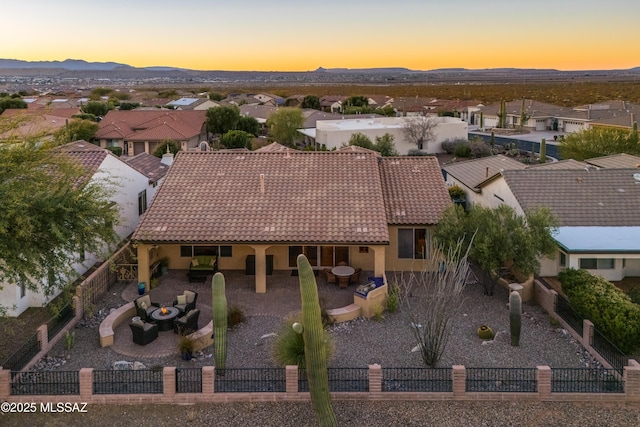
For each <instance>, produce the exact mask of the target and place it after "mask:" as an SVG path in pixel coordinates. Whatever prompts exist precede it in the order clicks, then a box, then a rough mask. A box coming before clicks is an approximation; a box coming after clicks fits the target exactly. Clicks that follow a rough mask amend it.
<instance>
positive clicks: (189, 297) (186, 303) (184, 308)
mask: <svg viewBox="0 0 640 427" xmlns="http://www.w3.org/2000/svg"><path fill="white" fill-rule="evenodd" d="M197 300H198V293H197V292H196V291H184V293H183V294H182V295H178V297H177V298H176V299H175V301H173V306H174V307H175V308H177V309H178V310H180V314H181V315H182V314H184V313H188V312H189V311H191V310H193V309H194V308H196V301H197Z"/></svg>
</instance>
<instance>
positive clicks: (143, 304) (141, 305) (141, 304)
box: [140, 301, 147, 310]
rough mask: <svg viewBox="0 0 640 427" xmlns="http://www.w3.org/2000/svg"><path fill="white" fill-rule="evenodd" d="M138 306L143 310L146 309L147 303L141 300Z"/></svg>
mask: <svg viewBox="0 0 640 427" xmlns="http://www.w3.org/2000/svg"><path fill="white" fill-rule="evenodd" d="M140 308H141V309H143V310H146V309H147V303H146V302H144V301H142V302H141V303H140Z"/></svg>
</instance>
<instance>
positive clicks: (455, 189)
mask: <svg viewBox="0 0 640 427" xmlns="http://www.w3.org/2000/svg"><path fill="white" fill-rule="evenodd" d="M448 190H449V197H451V199H452V200H464V199H465V198H466V194H465V192H464V190H463V189H462V187H460V186H458V185H454V186H452V187H449V188H448Z"/></svg>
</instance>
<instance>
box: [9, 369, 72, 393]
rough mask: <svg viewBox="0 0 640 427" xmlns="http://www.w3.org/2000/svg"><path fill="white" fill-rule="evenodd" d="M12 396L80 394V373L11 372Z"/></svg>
mask: <svg viewBox="0 0 640 427" xmlns="http://www.w3.org/2000/svg"><path fill="white" fill-rule="evenodd" d="M11 394H12V395H31V396H37V395H43V396H55V395H71V394H80V371H42V372H11Z"/></svg>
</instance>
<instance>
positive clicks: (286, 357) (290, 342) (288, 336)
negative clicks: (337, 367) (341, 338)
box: [273, 315, 333, 368]
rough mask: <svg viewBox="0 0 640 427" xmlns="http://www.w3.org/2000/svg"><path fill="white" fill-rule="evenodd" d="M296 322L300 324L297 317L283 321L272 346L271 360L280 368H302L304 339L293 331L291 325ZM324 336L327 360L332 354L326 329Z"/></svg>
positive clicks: (330, 340) (331, 346) (303, 362)
mask: <svg viewBox="0 0 640 427" xmlns="http://www.w3.org/2000/svg"><path fill="white" fill-rule="evenodd" d="M296 322H298V323H299V322H300V316H299V315H298V316H292V317H289V318H287V319H286V320H285V322H284V325H283V326H282V329H280V331H279V332H278V336H277V337H276V340H275V342H274V344H273V358H274V360H275V361H276V363H277V364H279V365H282V366H286V365H297V366H299V367H300V368H304V367H305V358H304V339H303V334H299V333H297V332H296V331H294V330H293V324H294V323H296ZM324 335H325V340H324V342H325V349H326V352H327V359H330V358H331V355H332V354H333V340H332V339H331V335H329V333H328V332H327V331H326V329H325V330H324Z"/></svg>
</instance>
